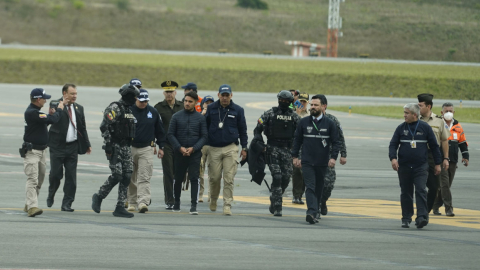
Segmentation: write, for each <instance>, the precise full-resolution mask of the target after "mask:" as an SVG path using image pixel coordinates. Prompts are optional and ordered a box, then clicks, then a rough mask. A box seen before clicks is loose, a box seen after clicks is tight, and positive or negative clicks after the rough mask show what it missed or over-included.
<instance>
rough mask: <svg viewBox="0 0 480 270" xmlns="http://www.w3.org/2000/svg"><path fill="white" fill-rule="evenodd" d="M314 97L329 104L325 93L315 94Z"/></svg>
mask: <svg viewBox="0 0 480 270" xmlns="http://www.w3.org/2000/svg"><path fill="white" fill-rule="evenodd" d="M312 99H320V104H322V105H327V98H326V97H325V96H324V95H320V94H318V95H315V96H313V97H312Z"/></svg>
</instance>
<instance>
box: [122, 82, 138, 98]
mask: <svg viewBox="0 0 480 270" xmlns="http://www.w3.org/2000/svg"><path fill="white" fill-rule="evenodd" d="M118 93H119V94H120V95H122V96H125V95H128V94H130V93H131V94H134V95H135V96H136V97H138V95H140V91H139V90H138V88H137V87H136V86H134V85H130V84H124V85H123V86H122V87H121V88H120V90H118Z"/></svg>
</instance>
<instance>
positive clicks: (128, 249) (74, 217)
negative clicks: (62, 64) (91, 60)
mask: <svg viewBox="0 0 480 270" xmlns="http://www.w3.org/2000/svg"><path fill="white" fill-rule="evenodd" d="M38 86H39V87H44V88H45V89H46V91H47V93H49V94H52V95H53V97H54V98H58V97H60V93H61V86H44V85H38ZM34 87H37V86H33V85H11V84H0V93H2V95H1V99H0V105H1V106H0V183H1V184H2V188H1V189H0V228H1V229H0V239H1V241H0V250H1V251H0V269H9V268H15V269H192V268H194V269H300V268H302V269H320V268H321V269H368V270H371V269H411V268H414V269H418V268H420V269H478V262H479V260H478V254H480V196H478V194H479V192H480V185H479V182H478V181H479V179H478V178H479V177H478V175H479V174H480V168H479V166H478V164H479V163H478V160H479V159H480V125H477V124H463V126H464V129H465V131H466V135H467V139H468V142H469V150H470V156H471V164H470V166H469V167H467V168H465V167H464V166H463V165H461V166H459V168H458V170H457V175H456V178H455V180H454V182H453V187H452V189H453V202H454V207H455V213H456V216H455V217H454V218H449V217H446V216H445V215H442V216H432V217H431V220H430V224H429V225H428V226H427V227H425V228H423V229H421V230H418V229H416V228H415V227H414V226H412V227H411V228H410V229H402V228H401V227H400V217H401V210H400V206H399V195H400V188H399V186H398V178H397V175H396V173H395V172H394V171H393V170H392V169H391V166H390V162H389V160H388V143H389V141H390V138H391V136H392V134H393V131H394V129H395V127H396V126H397V125H399V124H400V123H401V121H399V120H393V119H386V118H381V117H371V116H362V115H356V114H352V115H348V113H340V112H333V111H332V112H331V113H333V114H335V115H336V116H337V117H338V118H339V120H340V121H341V123H342V127H343V130H344V133H345V135H346V142H347V151H348V161H347V164H346V165H344V166H341V165H337V183H336V187H335V189H334V191H333V195H332V199H331V200H330V201H329V203H328V206H329V213H328V215H327V216H324V217H323V218H322V219H321V221H320V223H318V224H316V225H308V224H307V223H306V222H305V210H306V207H305V206H298V205H293V204H292V203H291V187H289V188H288V191H287V192H286V194H285V197H284V210H283V214H284V215H283V217H273V216H272V215H270V213H269V212H268V190H267V188H266V187H265V185H262V186H258V185H257V184H255V183H251V182H250V177H249V174H248V170H247V169H246V168H240V169H239V170H238V174H237V176H236V179H235V192H234V196H235V203H234V205H233V208H232V211H233V216H231V217H226V216H223V215H222V214H221V211H220V212H218V211H217V212H215V213H212V212H210V211H209V209H208V204H207V203H206V202H205V203H201V204H199V207H198V210H199V212H200V214H199V215H198V216H191V215H189V214H188V209H189V204H188V199H187V198H188V197H189V196H188V195H189V194H188V193H185V192H184V193H183V195H182V198H184V199H183V203H182V206H181V207H182V212H180V213H173V212H169V211H166V210H165V207H164V204H163V184H162V166H161V162H160V160H156V161H155V162H154V174H153V178H152V205H151V206H150V207H149V212H147V213H146V214H139V213H136V214H135V217H134V218H132V219H121V218H116V217H113V216H112V214H111V212H112V210H113V209H114V205H115V202H116V189H114V191H113V192H112V193H111V194H110V196H109V197H108V198H107V199H106V200H104V202H103V204H102V212H101V213H100V214H96V213H94V212H93V211H92V210H91V208H90V206H91V196H92V194H93V193H95V192H96V191H97V190H98V188H99V187H100V185H101V184H102V183H103V182H104V181H105V179H106V178H107V177H108V175H109V169H108V166H107V161H106V159H105V156H104V154H103V152H102V150H101V145H102V138H101V136H100V131H99V125H100V122H101V117H102V116H101V114H102V111H103V109H104V108H105V107H106V106H107V105H108V104H109V103H110V102H111V101H114V100H117V99H118V98H119V95H118V93H117V89H115V88H101V87H83V86H79V87H78V100H77V101H78V102H79V103H80V104H82V105H84V107H85V110H86V121H87V129H88V131H89V136H90V140H91V142H92V146H93V153H92V154H91V155H84V156H80V158H79V165H78V180H77V181H78V188H77V196H76V200H75V202H74V204H73V206H72V207H73V208H75V212H73V213H66V212H61V211H59V209H60V201H61V199H62V196H63V194H62V193H63V192H62V191H61V189H60V190H59V192H58V193H57V196H56V198H55V204H54V205H53V207H52V208H47V206H46V195H47V189H48V173H47V177H46V179H47V180H46V181H45V182H44V185H43V187H42V189H41V192H40V197H39V206H40V207H41V208H43V209H44V213H43V214H42V215H40V216H38V217H35V218H28V217H27V216H26V214H25V213H24V212H23V211H22V209H23V206H24V200H25V195H24V188H25V175H24V173H23V160H22V159H21V158H20V157H19V155H18V148H19V147H20V145H21V143H22V136H23V128H24V127H23V126H24V123H23V112H24V110H25V108H26V107H27V106H28V104H29V92H30V91H31V89H33V88H34ZM147 89H149V88H148V86H147ZM199 93H200V95H201V96H203V95H206V94H214V95H216V94H215V92H214V91H200V92H199ZM182 95H183V94H182V91H179V92H178V93H177V97H181V96H182ZM150 97H151V103H150V104H151V105H155V104H156V103H157V102H158V101H161V100H163V94H162V92H161V91H160V90H157V89H154V90H150ZM328 98H329V104H330V105H332V106H333V105H337V104H343V102H344V103H352V104H354V103H367V104H368V102H373V103H375V102H377V103H379V104H380V103H384V102H391V103H392V104H403V103H406V102H415V100H413V99H412V100H408V99H407V100H406V99H395V98H386V99H379V98H370V101H369V98H364V97H361V98H360V97H337V96H329V97H328ZM233 99H234V101H235V102H236V103H237V104H239V105H241V106H244V107H245V109H246V117H247V124H248V134H249V136H250V138H251V137H252V132H253V128H254V127H255V123H256V120H257V119H258V117H259V116H260V115H261V113H262V112H263V111H264V110H266V109H268V108H269V107H270V106H272V105H274V104H275V94H262V93H236V92H234V97H233ZM472 106H478V104H472ZM402 111H403V110H402V107H401V106H399V114H400V115H401V114H402ZM48 163H49V162H47V164H48ZM47 166H48V165H47ZM47 170H48V168H47ZM267 172H268V171H267ZM266 179H267V181H269V182H270V181H271V177H270V176H269V175H268V176H267V178H266ZM205 194H207V192H205ZM204 199H205V201H206V197H205V198H204ZM219 204H220V206H219V209H221V201H219ZM442 211H443V209H442ZM412 225H413V224H412Z"/></svg>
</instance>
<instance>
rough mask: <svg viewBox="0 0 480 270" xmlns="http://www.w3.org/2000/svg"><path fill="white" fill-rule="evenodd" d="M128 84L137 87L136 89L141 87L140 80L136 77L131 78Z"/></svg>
mask: <svg viewBox="0 0 480 270" xmlns="http://www.w3.org/2000/svg"><path fill="white" fill-rule="evenodd" d="M130 85H133V86H135V87H137V89H142V81H140V79H137V78H133V79H131V80H130Z"/></svg>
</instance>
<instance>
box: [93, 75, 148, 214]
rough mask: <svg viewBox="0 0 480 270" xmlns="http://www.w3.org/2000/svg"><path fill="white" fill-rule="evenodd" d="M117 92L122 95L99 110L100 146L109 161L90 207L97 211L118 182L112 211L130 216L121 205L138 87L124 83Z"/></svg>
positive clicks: (130, 163) (130, 168)
mask: <svg viewBox="0 0 480 270" xmlns="http://www.w3.org/2000/svg"><path fill="white" fill-rule="evenodd" d="M118 92H119V93H120V95H122V98H121V99H120V100H119V101H116V102H112V103H111V104H110V105H108V107H107V108H106V109H105V111H104V113H103V121H102V124H101V125H100V131H101V132H102V137H103V139H104V146H103V147H102V148H103V149H104V150H105V154H106V155H107V159H108V160H109V161H110V165H109V167H110V170H111V171H112V175H110V176H109V177H108V179H107V181H106V182H105V183H104V184H103V186H101V187H100V190H99V191H98V192H97V193H95V194H93V197H92V209H93V211H95V212H97V213H100V206H101V204H102V200H103V199H105V198H106V197H107V196H108V194H109V193H110V191H111V190H112V189H113V187H115V185H117V184H119V186H118V200H117V206H116V207H115V211H114V212H113V215H114V216H116V217H127V218H131V217H133V214H132V213H129V212H127V210H125V208H124V206H125V202H126V201H127V188H128V185H129V184H130V178H131V177H132V172H133V161H132V152H131V149H130V145H131V143H132V140H133V139H134V138H135V123H136V119H135V117H134V116H133V114H132V111H131V110H130V106H132V105H133V104H135V101H136V98H137V96H138V95H139V94H140V91H139V90H138V89H137V88H136V87H135V86H134V85H128V84H125V85H123V86H122V88H120V90H119V91H118Z"/></svg>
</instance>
